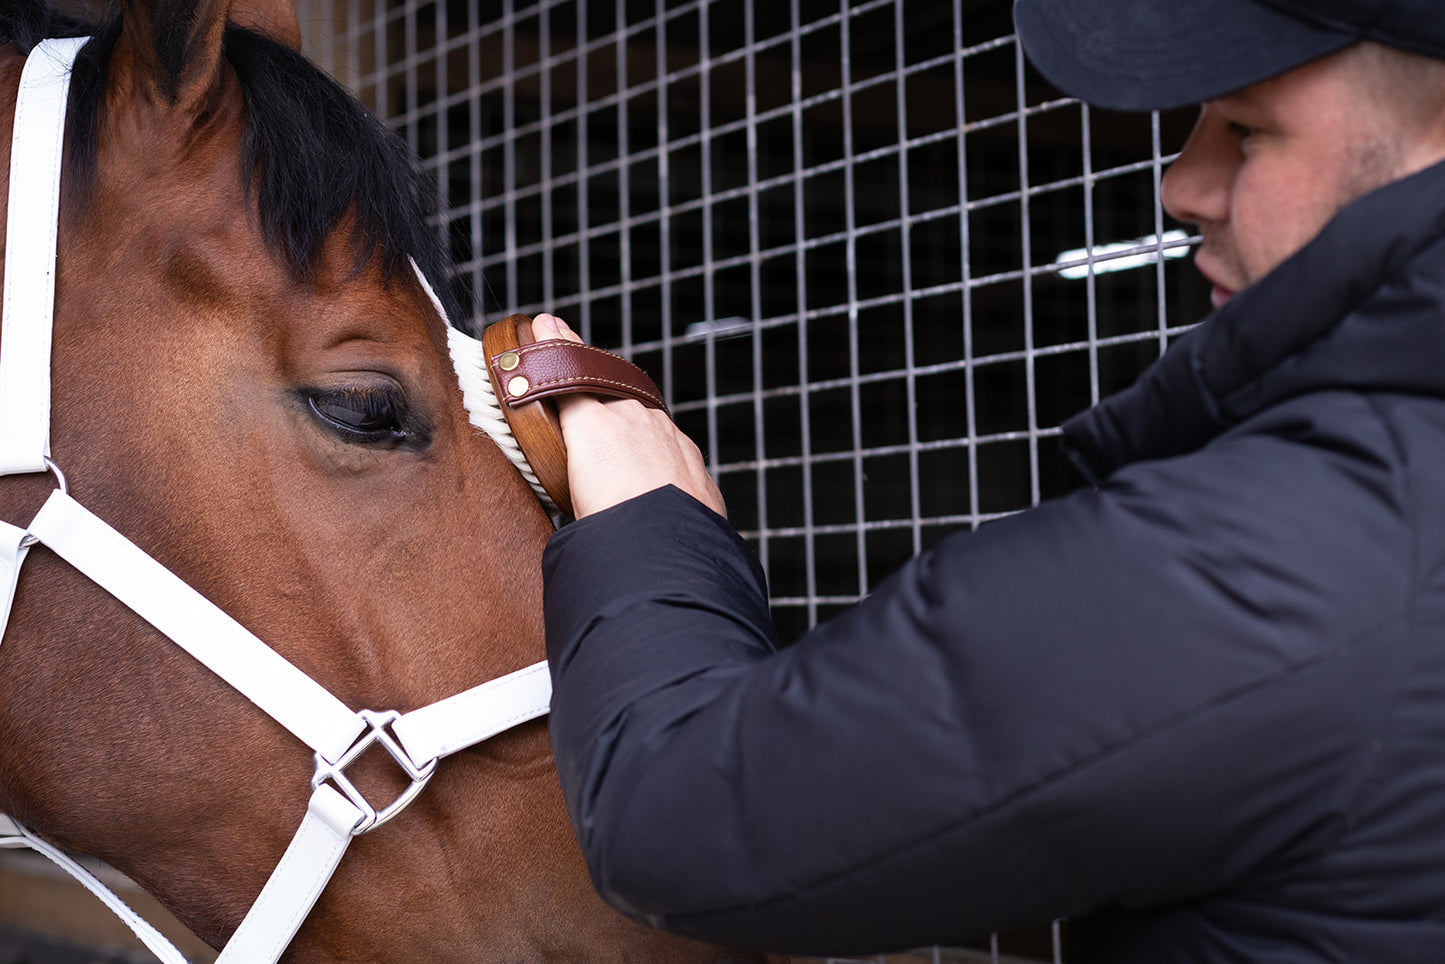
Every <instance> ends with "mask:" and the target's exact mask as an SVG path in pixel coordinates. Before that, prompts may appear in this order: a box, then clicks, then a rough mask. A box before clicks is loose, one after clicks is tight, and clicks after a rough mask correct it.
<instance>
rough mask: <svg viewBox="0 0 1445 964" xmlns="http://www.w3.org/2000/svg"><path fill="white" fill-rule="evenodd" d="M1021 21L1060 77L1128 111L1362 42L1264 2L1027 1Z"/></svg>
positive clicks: (1205, 93) (1031, 45)
mask: <svg viewBox="0 0 1445 964" xmlns="http://www.w3.org/2000/svg"><path fill="white" fill-rule="evenodd" d="M1014 27H1015V29H1016V30H1017V31H1018V36H1019V41H1020V43H1022V44H1023V48H1024V53H1025V54H1026V55H1027V56H1028V59H1029V61H1030V62H1031V63H1032V64H1033V65H1034V67H1036V68H1037V69H1038V71H1039V73H1041V74H1043V75H1044V77H1046V78H1047V79H1048V80H1049V82H1050V83H1052V84H1054V86H1056V87H1058V88H1059V89H1060V90H1062V91H1063V92H1064V93H1066V94H1068V95H1070V96H1072V97H1077V98H1079V99H1080V100H1083V101H1087V102H1088V103H1090V104H1095V105H1098V106H1100V107H1111V108H1115V109H1118V110H1163V109H1166V108H1170V107H1180V106H1183V105H1185V104H1197V103H1200V102H1202V101H1206V100H1211V99H1213V98H1215V97H1220V96H1222V95H1224V94H1227V93H1230V92H1231V91H1235V90H1239V89H1240V88H1242V87H1248V86H1249V85H1250V84H1254V83H1258V82H1259V81H1261V80H1265V79H1267V78H1269V77H1273V76H1275V75H1276V74H1281V73H1284V72H1285V71H1286V70H1290V69H1291V68H1294V67H1298V66H1300V65H1302V64H1305V63H1308V62H1309V61H1311V60H1315V59H1317V58H1319V57H1322V56H1324V55H1325V54H1328V53H1331V52H1333V51H1336V50H1339V49H1341V48H1343V47H1346V46H1348V45H1349V44H1351V43H1354V42H1355V41H1356V40H1358V39H1359V38H1358V37H1356V36H1354V35H1352V34H1347V33H1342V32H1339V31H1335V30H1330V29H1327V28H1324V27H1319V26H1315V25H1313V24H1309V23H1306V22H1304V21H1302V20H1297V19H1295V18H1294V17H1290V16H1287V15H1285V14H1282V13H1279V12H1277V11H1275V10H1273V9H1272V8H1270V7H1268V6H1265V5H1264V4H1263V3H1260V2H1257V0H1187V2H1184V3H1160V2H1159V0H1017V2H1016V3H1015V4H1014Z"/></svg>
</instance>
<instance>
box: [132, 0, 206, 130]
mask: <svg viewBox="0 0 1445 964" xmlns="http://www.w3.org/2000/svg"><path fill="white" fill-rule="evenodd" d="M230 7H231V0H125V3H124V9H123V13H122V17H123V20H122V24H123V26H122V31H121V42H120V45H119V49H118V51H117V53H120V52H121V51H124V54H123V56H126V57H128V59H129V61H130V65H131V66H132V68H133V69H134V77H133V82H134V83H135V84H136V85H137V86H138V87H139V89H140V90H143V91H145V92H146V93H147V94H148V95H149V96H150V97H151V98H152V99H153V100H154V101H155V102H156V103H158V104H168V105H172V106H182V107H187V106H196V105H198V104H199V103H200V102H202V101H203V100H204V99H205V98H206V97H207V95H208V94H209V93H210V91H211V90H212V89H213V88H214V86H215V84H216V83H217V81H218V79H219V77H220V71H221V40H222V37H223V36H224V34H225V28H226V18H227V16H228V15H229V13H230Z"/></svg>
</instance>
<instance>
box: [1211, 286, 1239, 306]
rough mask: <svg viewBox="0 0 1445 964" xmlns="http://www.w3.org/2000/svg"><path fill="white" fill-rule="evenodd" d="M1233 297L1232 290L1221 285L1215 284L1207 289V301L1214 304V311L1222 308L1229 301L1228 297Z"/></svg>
mask: <svg viewBox="0 0 1445 964" xmlns="http://www.w3.org/2000/svg"><path fill="white" fill-rule="evenodd" d="M1233 297H1234V292H1233V291H1231V290H1229V289H1228V288H1226V287H1224V286H1223V285H1215V286H1214V287H1213V288H1211V289H1209V303H1210V304H1211V305H1213V306H1214V310H1215V311H1218V310H1219V309H1220V308H1223V307H1224V306H1225V305H1226V304H1228V303H1229V299H1230V298H1233Z"/></svg>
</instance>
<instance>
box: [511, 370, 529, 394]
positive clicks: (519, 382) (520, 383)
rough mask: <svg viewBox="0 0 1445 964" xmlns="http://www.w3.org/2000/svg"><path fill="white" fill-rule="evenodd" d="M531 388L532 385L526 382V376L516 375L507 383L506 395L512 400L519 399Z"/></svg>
mask: <svg viewBox="0 0 1445 964" xmlns="http://www.w3.org/2000/svg"><path fill="white" fill-rule="evenodd" d="M531 387H532V383H531V382H529V381H527V376H526V375H518V376H517V377H516V378H514V379H512V380H511V381H509V382H507V394H508V395H511V396H512V397H513V398H520V397H521V396H523V395H525V394H527V389H529V388H531Z"/></svg>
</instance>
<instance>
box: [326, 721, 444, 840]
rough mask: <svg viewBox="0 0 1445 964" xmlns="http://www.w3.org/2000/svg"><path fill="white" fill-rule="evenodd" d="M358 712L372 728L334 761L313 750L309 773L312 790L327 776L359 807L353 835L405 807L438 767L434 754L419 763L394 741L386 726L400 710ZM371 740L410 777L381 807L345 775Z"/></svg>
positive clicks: (358, 834)
mask: <svg viewBox="0 0 1445 964" xmlns="http://www.w3.org/2000/svg"><path fill="white" fill-rule="evenodd" d="M357 715H358V716H360V717H361V718H362V719H363V720H365V721H366V723H367V725H368V726H370V727H371V729H369V730H367V731H366V732H365V733H363V734H361V736H359V737H357V738H356V742H355V743H353V744H351V749H349V750H347V751H346V752H345V753H343V754H342V755H341V759H340V760H337V761H336V762H335V763H332V762H330V761H329V760H327V759H326V758H325V757H323V756H322V755H321V754H320V753H318V754H316V772H315V773H314V774H312V776H311V789H313V790H314V789H316V788H317V787H319V786H321V784H323V783H325V782H326V781H327V780H330V781H331V782H332V783H334V784H336V786H337V787H338V788H339V789H340V790H341V792H342V793H344V794H346V797H347V799H348V800H350V801H351V802H352V803H353V804H355V805H356V808H357V809H358V810H360V811H361V813H362V818H361V822H360V823H358V824H357V825H356V827H355V828H353V829H352V831H351V835H352V836H353V837H356V836H360V835H361V834H364V833H366V832H367V831H369V830H375V829H376V828H377V827H379V826H381V825H382V824H384V823H386V822H387V821H388V820H390V819H391V818H392V817H394V816H396V815H397V814H399V813H401V812H402V811H403V810H405V809H406V808H407V805H408V804H410V803H411V802H412V801H413V800H415V799H416V795H417V794H418V793H421V792H422V790H423V789H424V788H425V787H426V785H427V782H428V781H429V780H431V778H432V774H433V773H435V772H436V768H437V758H436V757H432V758H431V759H430V760H428V761H427V762H426V763H425V764H423V765H422V766H420V767H418V766H417V765H416V764H415V763H413V762H412V759H411V757H410V756H409V755H408V754H407V752H406V750H405V749H403V748H402V745H401V744H400V743H398V742H397V740H396V737H394V736H392V735H391V733H390V732H389V731H388V730H387V727H388V726H390V725H391V724H393V723H395V722H396V721H397V720H399V719H401V714H400V713H398V712H397V711H396V710H387V711H386V712H384V713H378V712H377V711H375V710H361V711H360V712H359V713H358V714H357ZM373 743H380V744H381V745H382V746H383V747H384V748H385V749H386V752H387V753H390V754H391V758H392V759H393V760H395V761H396V762H397V763H398V764H400V766H401V768H402V770H403V771H405V773H406V775H407V777H408V778H410V779H411V786H409V787H407V788H406V789H405V790H403V791H402V792H401V795H400V796H398V797H397V798H396V799H395V800H393V801H392V802H391V803H390V804H388V805H387V806H385V807H383V808H381V809H380V810H377V809H376V808H375V807H373V806H372V805H371V804H370V803H368V802H367V799H366V797H365V796H363V795H362V793H361V791H360V790H358V789H357V788H356V785H355V784H353V783H352V782H351V781H350V780H348V779H347V778H346V773H345V772H344V771H345V770H346V768H347V767H349V766H351V764H352V763H354V762H356V760H357V758H358V757H360V756H361V755H362V754H363V753H365V752H366V751H367V750H369V749H371V745H372V744H373Z"/></svg>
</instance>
